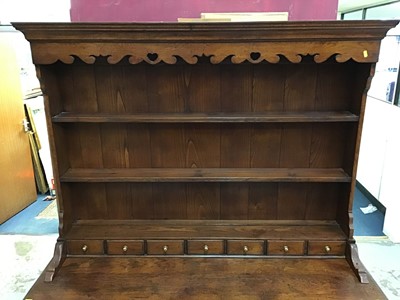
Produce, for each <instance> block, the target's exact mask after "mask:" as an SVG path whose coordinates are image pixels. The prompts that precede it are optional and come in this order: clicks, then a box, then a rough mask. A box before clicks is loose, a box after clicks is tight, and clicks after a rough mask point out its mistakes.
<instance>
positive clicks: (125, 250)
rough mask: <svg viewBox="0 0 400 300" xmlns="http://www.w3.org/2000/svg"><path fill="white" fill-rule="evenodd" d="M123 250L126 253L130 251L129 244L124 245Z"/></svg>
mask: <svg viewBox="0 0 400 300" xmlns="http://www.w3.org/2000/svg"><path fill="white" fill-rule="evenodd" d="M122 251H123V252H124V253H126V252H127V251H128V246H127V245H124V246H123V247H122Z"/></svg>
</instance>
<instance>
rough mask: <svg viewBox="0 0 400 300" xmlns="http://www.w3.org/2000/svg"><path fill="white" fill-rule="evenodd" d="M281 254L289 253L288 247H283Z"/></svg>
mask: <svg viewBox="0 0 400 300" xmlns="http://www.w3.org/2000/svg"><path fill="white" fill-rule="evenodd" d="M283 252H285V253H288V252H289V247H288V246H286V245H285V246H283Z"/></svg>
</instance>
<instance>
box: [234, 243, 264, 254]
mask: <svg viewBox="0 0 400 300" xmlns="http://www.w3.org/2000/svg"><path fill="white" fill-rule="evenodd" d="M264 244H265V242H264V241H262V240H229V241H228V254H230V255H263V254H264V253H265V251H264Z"/></svg>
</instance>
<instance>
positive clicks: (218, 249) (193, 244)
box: [188, 240, 225, 255]
mask: <svg viewBox="0 0 400 300" xmlns="http://www.w3.org/2000/svg"><path fill="white" fill-rule="evenodd" d="M224 253H225V248H224V241H222V240H189V241H188V254H198V255H207V254H211V255H221V254H224Z"/></svg>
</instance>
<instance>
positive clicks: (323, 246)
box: [308, 241, 346, 255]
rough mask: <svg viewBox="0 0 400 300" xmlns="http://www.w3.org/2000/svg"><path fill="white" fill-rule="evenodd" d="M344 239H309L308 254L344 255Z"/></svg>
mask: <svg viewBox="0 0 400 300" xmlns="http://www.w3.org/2000/svg"><path fill="white" fill-rule="evenodd" d="M345 250H346V242H345V241H309V242H308V255H344V252H345Z"/></svg>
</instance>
